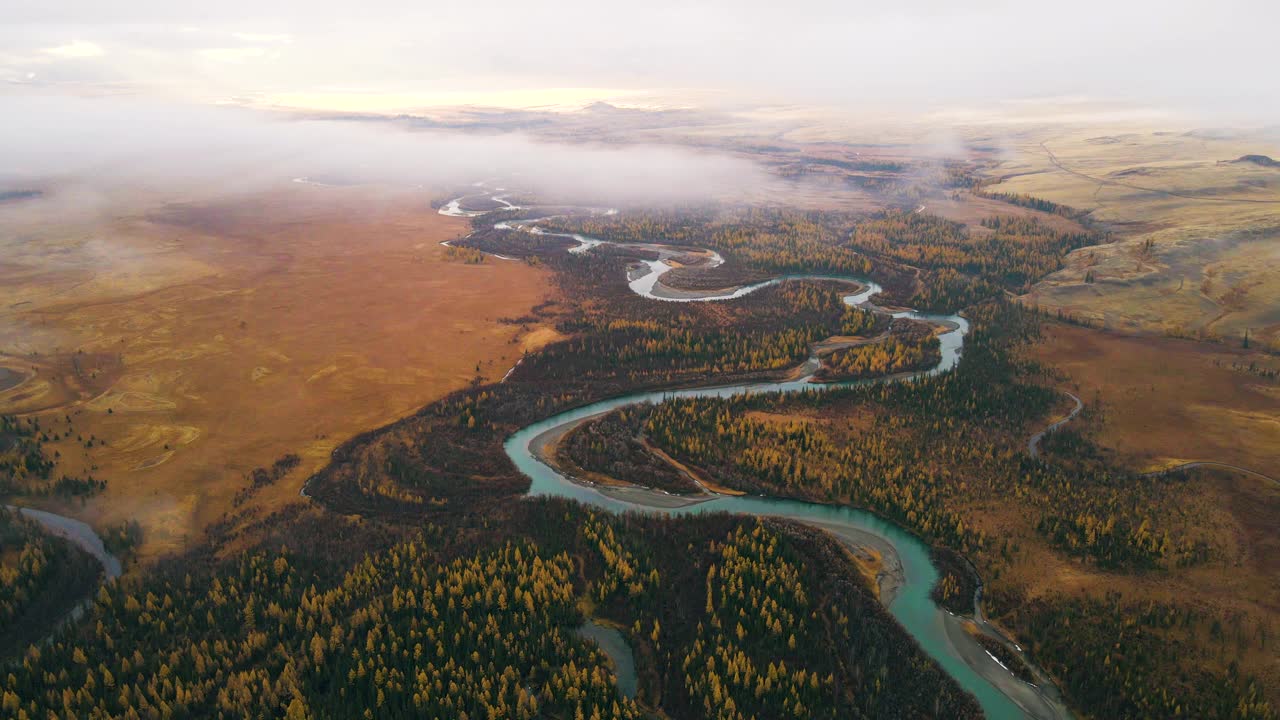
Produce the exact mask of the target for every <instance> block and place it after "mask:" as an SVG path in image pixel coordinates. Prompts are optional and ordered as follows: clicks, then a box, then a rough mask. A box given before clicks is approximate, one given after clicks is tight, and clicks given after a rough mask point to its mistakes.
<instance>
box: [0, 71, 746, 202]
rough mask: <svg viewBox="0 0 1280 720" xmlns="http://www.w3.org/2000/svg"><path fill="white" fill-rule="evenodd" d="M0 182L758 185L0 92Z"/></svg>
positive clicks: (372, 133) (672, 193) (88, 186)
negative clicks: (0, 128) (0, 122)
mask: <svg viewBox="0 0 1280 720" xmlns="http://www.w3.org/2000/svg"><path fill="white" fill-rule="evenodd" d="M0 116H3V117H4V118H5V131H4V132H3V133H0V158H3V163H2V164H0V191H16V190H23V189H28V188H36V189H43V190H45V191H46V195H45V197H46V199H47V200H53V199H61V200H62V201H64V202H65V201H66V200H68V199H70V198H82V199H84V201H85V202H86V203H87V202H89V200H88V199H87V198H89V197H91V196H94V195H95V194H99V195H101V196H112V197H113V198H114V197H120V196H122V195H127V193H128V192H129V191H130V190H131V189H146V190H148V191H150V192H160V193H162V194H173V195H180V194H190V193H197V192H198V193H200V194H201V195H206V194H209V195H230V194H241V193H252V192H258V191H262V190H265V189H270V188H271V187H278V186H279V185H280V184H281V183H285V182H289V181H290V180H292V179H294V178H311V179H313V180H316V181H320V182H323V183H327V184H380V185H387V186H390V187H391V188H393V189H394V188H399V189H404V190H413V189H419V188H421V189H424V190H427V191H431V192H441V191H444V190H447V189H449V188H454V187H459V186H463V185H469V184H471V183H473V182H476V181H479V180H496V181H498V182H501V183H504V184H507V185H509V186H510V187H512V188H513V189H518V190H520V191H528V192H534V193H545V194H547V195H552V196H556V197H590V198H592V199H597V200H600V201H608V202H612V203H617V204H628V203H636V204H638V203H669V202H676V201H697V200H701V199H710V198H712V197H720V196H723V195H726V194H735V195H737V194H742V193H746V192H749V191H750V190H751V189H752V188H756V187H759V186H761V185H762V184H763V183H764V182H765V180H766V177H765V174H764V172H763V171H762V170H761V169H760V168H758V167H757V166H755V165H754V164H752V163H751V162H749V161H747V160H744V159H740V158H733V157H729V156H726V155H721V154H712V153H702V152H696V151H693V150H687V149H682V148H677V147H671V146H644V145H627V146H612V145H608V146H606V145H600V144H573V145H569V144H554V143H549V142H544V141H538V140H534V139H532V138H529V137H526V136H523V135H519V134H502V135H475V134H462V133H453V132H443V131H410V130H407V129H404V128H400V127H396V126H394V125H391V124H388V123H386V122H375V121H362V120H314V119H302V118H298V117H294V116H290V115H286V114H280V113H270V112H259V111H253V110H246V109H243V108H237V107H217V106H201V105H183V104H176V103H165V102H158V101H152V100H144V99H140V98H121V97H110V98H78V97H66V96H49V95H9V96H3V95H0Z"/></svg>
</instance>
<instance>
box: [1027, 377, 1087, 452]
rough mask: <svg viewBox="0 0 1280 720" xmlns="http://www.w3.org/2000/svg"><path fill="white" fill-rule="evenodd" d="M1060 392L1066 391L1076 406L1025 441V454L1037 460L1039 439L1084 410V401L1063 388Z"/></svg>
mask: <svg viewBox="0 0 1280 720" xmlns="http://www.w3.org/2000/svg"><path fill="white" fill-rule="evenodd" d="M1062 392H1064V393H1066V395H1067V397H1069V398H1071V399H1072V400H1075V401H1076V406H1075V407H1074V408H1071V412H1069V413H1067V415H1066V417H1064V418H1061V419H1059V420H1057V421H1056V422H1053V423H1050V425H1049V427H1047V428H1045V429H1043V430H1041V431H1040V432H1038V433H1036V434H1035V435H1032V436H1031V439H1030V440H1028V441H1027V454H1029V455H1030V456H1031V457H1033V458H1035V459H1037V460H1038V459H1040V441H1041V440H1043V439H1044V436H1045V435H1048V434H1049V433H1051V432H1053V431H1055V430H1057V429H1058V428H1060V427H1062V426H1063V425H1066V424H1067V423H1069V422H1071V421H1072V420H1074V419H1075V417H1076V416H1077V415H1079V414H1080V411H1081V410H1084V402H1083V401H1082V400H1080V398H1078V397H1076V396H1075V394H1074V393H1069V392H1067V391H1066V390H1063V391H1062Z"/></svg>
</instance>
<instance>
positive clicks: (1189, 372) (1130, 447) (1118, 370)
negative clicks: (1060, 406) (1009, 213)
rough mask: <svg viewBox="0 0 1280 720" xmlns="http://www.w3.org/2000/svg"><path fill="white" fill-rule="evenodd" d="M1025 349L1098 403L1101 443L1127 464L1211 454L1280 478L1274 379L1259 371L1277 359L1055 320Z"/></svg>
mask: <svg viewBox="0 0 1280 720" xmlns="http://www.w3.org/2000/svg"><path fill="white" fill-rule="evenodd" d="M1031 354H1032V356H1033V357H1034V358H1035V359H1037V360H1039V361H1040V362H1042V363H1045V364H1047V365H1050V366H1052V367H1054V368H1057V369H1058V370H1060V371H1062V372H1064V373H1065V374H1066V377H1067V378H1068V379H1069V382H1070V383H1071V384H1072V386H1073V387H1074V389H1075V392H1076V394H1077V395H1079V396H1080V398H1081V399H1082V400H1084V402H1085V403H1086V405H1089V404H1094V403H1095V402H1097V401H1098V400H1100V401H1101V403H1102V407H1103V410H1104V416H1105V417H1104V422H1103V426H1102V430H1101V433H1100V435H1099V437H1098V442H1099V444H1101V445H1102V446H1103V447H1104V448H1107V449H1109V450H1111V451H1112V452H1113V453H1114V454H1115V456H1116V459H1117V460H1120V461H1122V462H1125V463H1126V464H1128V465H1129V466H1130V467H1131V468H1132V469H1134V470H1139V471H1144V472H1145V471H1152V470H1160V469H1163V468H1166V467H1170V466H1173V465H1178V464H1181V463H1185V462H1192V461H1205V460H1209V461H1215V462H1221V463H1226V464H1230V465H1238V466H1241V467H1244V468H1248V469H1251V470H1255V471H1257V472H1260V473H1262V474H1264V475H1269V476H1271V477H1278V476H1280V382H1278V381H1277V380H1276V379H1275V378H1268V377H1266V376H1264V375H1261V374H1259V372H1260V371H1266V370H1272V371H1277V370H1280V358H1278V357H1275V356H1272V355H1268V354H1264V353H1262V352H1257V351H1254V352H1250V351H1246V350H1242V349H1239V348H1236V347H1227V346H1222V345H1217V344H1212V343H1203V342H1196V341H1191V340H1181V339H1176V338H1150V337H1133V336H1123V335H1119V334H1116V333H1111V332H1104V331H1099V330H1093V329H1088V328H1081V327H1074V326H1069V325H1061V324H1050V325H1047V326H1046V328H1045V334H1044V339H1043V341H1042V342H1040V343H1038V344H1036V345H1035V346H1034V347H1033V348H1032V349H1031ZM1250 368H1253V371H1251V370H1250Z"/></svg>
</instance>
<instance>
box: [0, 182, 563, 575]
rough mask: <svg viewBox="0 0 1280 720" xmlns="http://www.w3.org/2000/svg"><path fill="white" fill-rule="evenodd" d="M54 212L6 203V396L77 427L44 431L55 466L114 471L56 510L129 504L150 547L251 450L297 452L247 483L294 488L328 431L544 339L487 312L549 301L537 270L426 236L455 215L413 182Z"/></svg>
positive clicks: (238, 483)
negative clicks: (281, 469)
mask: <svg viewBox="0 0 1280 720" xmlns="http://www.w3.org/2000/svg"><path fill="white" fill-rule="evenodd" d="M54 212H56V207H55V208H54V210H52V211H46V210H42V209H41V207H40V206H39V205H38V204H37V205H33V204H27V205H26V206H24V207H20V208H19V207H13V208H6V213H7V216H6V217H5V218H4V220H5V224H4V227H5V228H6V230H5V232H4V233H3V234H2V235H0V247H2V248H3V264H0V348H3V349H4V357H3V363H2V364H3V365H4V366H5V367H8V368H11V369H12V371H13V372H17V373H22V375H23V376H24V377H23V379H22V380H21V381H20V382H19V383H18V384H16V385H14V386H12V387H9V388H8V389H7V390H5V391H2V392H0V412H3V413H34V414H35V416H36V417H39V418H40V419H41V422H42V425H46V426H49V427H53V428H55V429H57V430H58V431H59V432H62V431H65V430H66V429H72V430H73V434H72V436H71V437H69V438H66V439H60V440H59V441H57V442H52V443H49V444H48V445H47V447H48V451H49V453H50V454H52V453H53V452H54V451H55V450H56V451H57V452H59V453H60V455H61V460H60V462H59V466H58V468H57V470H56V471H55V472H56V473H57V474H62V473H64V472H65V473H67V474H72V475H74V474H78V473H90V474H92V475H93V476H94V477H95V478H98V479H105V480H107V481H108V487H107V489H106V491H105V492H104V493H102V494H101V495H99V496H95V497H92V498H90V499H88V500H87V501H85V502H83V503H79V502H76V503H74V507H67V504H65V503H64V504H62V507H63V508H64V509H67V510H70V512H71V513H72V514H74V515H76V516H77V517H80V518H82V519H85V520H86V521H88V522H90V523H91V524H94V525H96V526H98V527H103V526H106V525H110V524H114V523H118V522H122V521H124V520H128V519H136V520H138V521H139V522H140V523H142V525H143V529H144V538H145V540H144V546H143V547H142V549H141V556H142V557H144V558H148V557H155V556H157V555H159V554H163V553H165V552H169V551H173V550H181V549H182V548H183V547H184V546H186V545H188V544H194V543H196V542H198V541H199V540H200V536H201V531H202V529H203V528H205V527H206V526H207V525H208V524H209V523H211V522H213V521H215V520H217V519H218V518H219V517H220V516H221V515H222V513H224V512H225V511H227V510H228V509H230V508H231V506H232V500H233V497H234V495H235V493H236V492H237V491H238V490H240V489H242V488H244V487H245V486H246V485H247V481H246V480H245V475H246V473H248V472H249V471H250V470H252V469H253V468H255V467H261V466H267V465H270V464H271V463H272V462H273V461H274V460H276V459H277V458H279V457H281V456H283V455H285V454H287V453H296V454H298V455H300V456H301V458H302V463H301V465H300V466H299V467H298V468H297V469H295V470H294V471H293V472H292V473H291V474H290V475H288V477H286V478H285V479H284V480H282V481H281V482H279V483H278V484H277V485H275V486H273V487H270V488H267V489H266V490H264V491H262V492H260V493H259V494H258V495H257V496H256V498H255V502H258V503H263V504H264V505H265V506H266V507H267V508H270V507H274V506H278V505H280V504H283V503H286V502H289V501H291V500H293V499H296V498H297V496H298V491H299V489H300V487H301V484H302V482H303V480H304V479H305V478H306V477H307V476H308V475H309V474H310V473H312V472H313V471H314V470H316V469H317V468H319V467H320V466H322V465H323V464H324V463H325V462H327V460H328V457H329V453H330V451H331V450H332V449H333V447H334V446H335V445H337V444H338V443H340V442H342V441H343V440H345V439H347V438H348V437H350V436H351V435H354V434H357V433H359V432H361V431H364V430H369V429H372V428H375V427H378V426H380V425H384V424H386V423H388V422H391V421H392V420H395V419H396V418H398V417H400V416H403V415H406V414H408V413H410V412H412V411H413V410H415V409H417V408H418V407H420V406H422V405H424V404H426V403H427V402H429V401H431V400H433V399H435V398H438V397H440V396H442V395H444V394H446V393H447V392H450V391H452V390H455V389H458V388H460V387H464V386H466V385H467V384H468V383H469V382H471V381H472V379H473V378H475V377H477V376H478V377H481V378H483V379H484V380H486V381H496V380H497V379H499V378H501V377H502V376H503V374H504V373H505V372H506V371H507V370H508V369H509V368H510V367H511V366H512V365H513V364H514V363H515V362H516V361H517V360H518V359H519V358H520V356H521V354H522V353H523V352H524V351H526V350H533V349H536V348H537V347H540V346H541V345H542V344H545V343H546V342H548V341H551V340H553V339H554V338H555V334H554V331H551V330H549V329H544V328H539V327H537V326H532V327H528V326H525V327H522V326H520V325H516V324H509V323H501V322H498V320H499V319H500V318H504V317H518V316H522V315H527V314H528V311H529V310H530V309H531V308H532V307H533V306H535V305H537V304H538V303H540V302H543V301H544V300H547V299H548V298H549V296H550V293H551V292H552V291H551V290H550V285H549V282H548V278H547V276H546V274H545V273H544V272H543V271H540V270H538V269H535V268H533V267H531V266H528V265H526V264H524V263H519V262H503V261H500V260H494V259H492V258H487V259H486V260H485V261H484V262H482V263H479V264H467V263H463V262H456V261H450V260H449V259H448V258H447V257H446V255H445V250H444V248H442V247H441V246H440V245H439V243H440V242H441V241H443V240H446V239H449V238H451V237H455V236H457V235H459V234H462V233H465V232H466V229H467V226H466V221H464V220H459V219H454V218H447V217H443V216H440V215H438V214H436V213H435V212H434V211H433V210H432V209H431V208H430V207H429V206H428V204H427V202H426V200H425V199H424V198H422V197H417V196H415V197H409V196H405V195H396V194H394V193H389V192H385V191H379V190H377V189H374V188H330V187H317V186H304V185H299V186H288V187H285V188H282V189H279V190H278V191H275V192H271V193H265V194H258V195H254V196H252V197H247V196H246V197H241V198H238V199H230V200H219V201H209V200H194V201H188V202H183V203H173V202H167V203H165V204H163V205H152V206H150V207H146V208H145V209H139V210H137V211H129V212H127V213H126V212H115V213H112V214H110V215H105V216H94V217H92V218H85V219H82V220H77V221H76V222H74V223H71V222H67V221H65V220H63V221H60V222H57V223H54V222H52V221H53V220H58V219H59V218H57V217H54V216H52V213H54ZM67 417H70V423H68V422H67V420H66V418H67ZM91 437H93V438H97V439H99V440H105V441H106V445H105V446H102V445H100V444H96V443H95V445H94V447H92V448H86V447H85V443H84V442H83V441H82V440H80V438H83V439H86V440H87V439H89V438H91ZM49 503H50V504H51V505H54V506H55V507H56V505H57V503H54V502H53V501H52V500H50V501H49Z"/></svg>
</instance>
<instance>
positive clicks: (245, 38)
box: [231, 32, 293, 45]
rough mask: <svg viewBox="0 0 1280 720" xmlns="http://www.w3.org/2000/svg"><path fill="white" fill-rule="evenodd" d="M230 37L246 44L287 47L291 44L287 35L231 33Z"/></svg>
mask: <svg viewBox="0 0 1280 720" xmlns="http://www.w3.org/2000/svg"><path fill="white" fill-rule="evenodd" d="M231 36H232V37H234V38H235V39H237V40H240V41H242V42H247V43H270V44H275V45H288V44H289V43H291V42H293V36H292V35H290V34H288V33H245V32H238V33H231Z"/></svg>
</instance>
